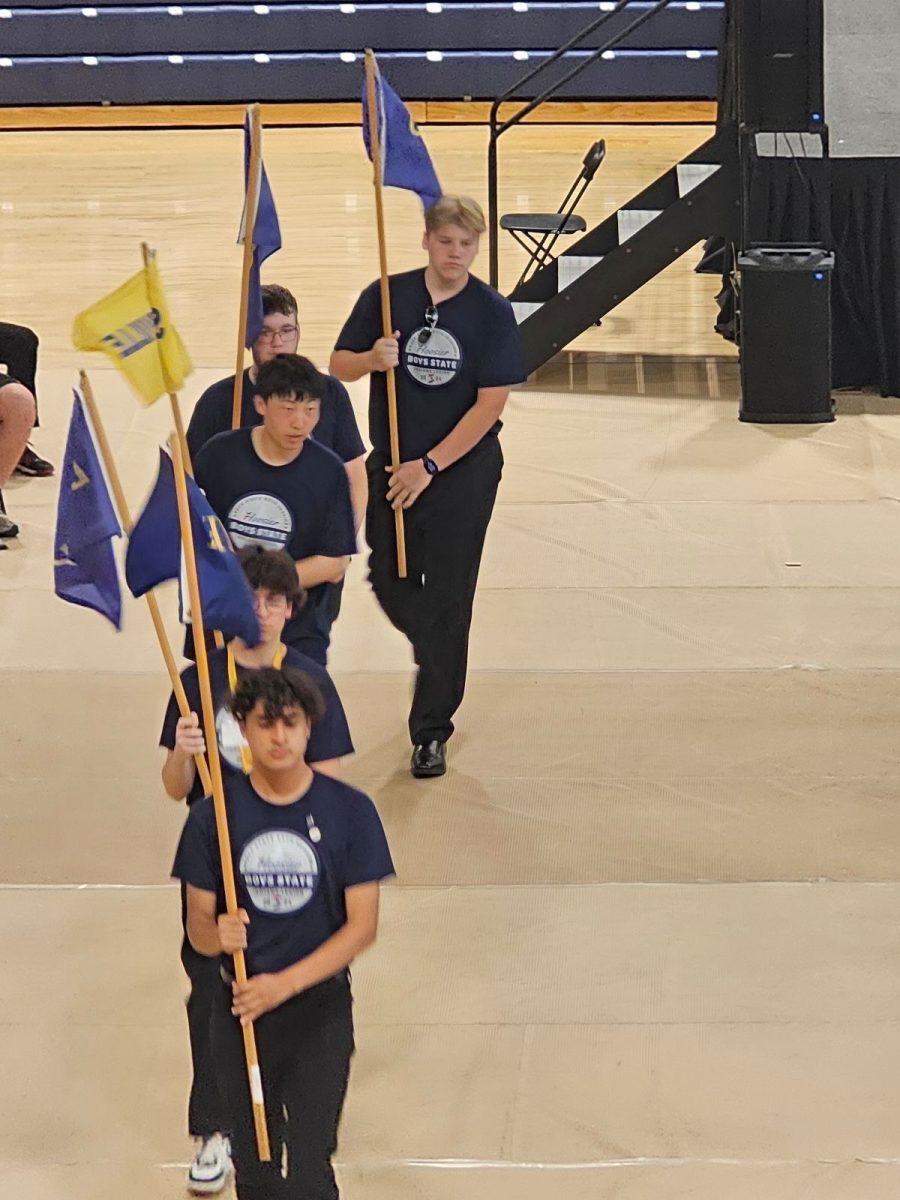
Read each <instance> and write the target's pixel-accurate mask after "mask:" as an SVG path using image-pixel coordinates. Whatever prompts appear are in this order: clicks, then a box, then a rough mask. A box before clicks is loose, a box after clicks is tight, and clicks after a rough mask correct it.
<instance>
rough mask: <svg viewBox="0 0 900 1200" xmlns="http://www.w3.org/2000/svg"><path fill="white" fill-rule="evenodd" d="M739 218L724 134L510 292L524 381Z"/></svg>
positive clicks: (730, 144) (729, 141)
mask: <svg viewBox="0 0 900 1200" xmlns="http://www.w3.org/2000/svg"><path fill="white" fill-rule="evenodd" d="M738 215H739V214H738V179H737V164H736V146H735V139H734V134H733V133H729V132H728V131H725V132H722V133H719V134H716V136H714V137H712V138H710V140H709V141H708V142H706V143H705V144H704V145H703V146H700V147H699V149H697V150H695V151H694V152H693V154H690V155H688V157H687V158H685V159H684V160H683V161H682V162H680V163H677V164H676V165H675V166H673V167H672V168H671V169H670V170H669V171H667V172H666V173H665V174H664V175H662V176H660V178H659V179H657V180H656V181H655V182H654V183H652V184H650V186H649V187H648V188H646V189H645V190H644V191H643V192H641V193H640V195H638V196H635V197H634V199H633V200H630V201H629V202H628V203H627V204H626V205H624V206H623V207H622V208H620V209H619V210H618V211H617V212H615V213H613V214H612V216H610V217H608V218H607V219H606V220H605V221H603V222H602V223H601V224H600V225H597V226H596V227H595V228H594V229H591V230H589V231H588V232H587V233H586V234H585V235H584V236H583V237H582V238H580V239H579V240H578V241H577V242H576V243H575V244H574V245H573V246H570V247H569V248H568V249H566V250H565V251H564V252H563V253H562V254H560V255H559V257H558V258H557V259H555V260H554V261H553V262H552V263H549V264H548V265H547V266H545V267H543V268H542V269H541V270H539V271H537V272H535V274H534V275H532V276H531V278H530V279H528V280H527V281H526V282H525V283H523V284H522V285H520V286H519V287H518V288H516V289H515V291H513V292H512V293H511V295H510V297H509V299H510V300H511V301H512V304H513V309H514V310H515V313H516V316H517V317H518V319H519V323H520V325H521V328H522V340H523V342H524V346H525V360H526V364H527V367H528V372H529V374H530V373H531V372H532V371H534V370H536V369H537V368H538V367H539V366H541V365H542V364H543V363H545V362H547V360H548V359H550V358H552V357H553V356H554V354H557V353H558V352H559V351H560V350H562V349H563V348H564V347H565V346H567V345H568V344H569V343H570V342H571V341H573V340H574V339H575V338H576V337H578V335H579V334H581V333H584V331H585V330H586V329H589V328H590V327H591V326H592V325H595V324H597V322H598V321H599V320H601V319H602V318H603V317H604V316H606V314H607V313H609V312H611V311H612V309H614V308H615V307H616V306H617V305H618V304H621V303H622V301H623V300H625V299H627V298H628V297H629V296H630V295H632V294H633V293H634V292H636V291H637V290H638V288H641V287H643V286H644V284H645V283H648V282H649V281H650V280H651V279H652V278H653V277H654V276H655V275H658V274H659V273H660V271H662V270H664V269H665V268H666V267H668V266H669V265H670V264H671V263H673V262H675V260H676V259H677V258H680V257H681V255H683V254H685V253H687V252H688V251H689V250H691V249H692V248H693V247H694V246H696V245H697V243H698V242H702V241H703V240H704V239H705V238H707V237H708V236H710V234H712V233H717V232H719V231H721V230H727V229H731V228H733V227H736V225H737V221H738Z"/></svg>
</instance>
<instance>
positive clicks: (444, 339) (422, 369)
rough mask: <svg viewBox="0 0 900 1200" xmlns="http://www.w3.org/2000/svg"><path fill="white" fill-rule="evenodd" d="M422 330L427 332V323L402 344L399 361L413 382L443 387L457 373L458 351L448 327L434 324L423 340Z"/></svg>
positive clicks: (460, 357) (459, 361)
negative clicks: (402, 362)
mask: <svg viewBox="0 0 900 1200" xmlns="http://www.w3.org/2000/svg"><path fill="white" fill-rule="evenodd" d="M426 333H429V330H428V327H427V326H426V327H425V328H423V329H417V330H416V331H415V333H412V334H410V336H409V338H408V339H407V341H406V345H405V346H404V347H403V361H404V364H405V366H406V369H407V371H408V372H409V373H410V375H412V377H413V379H415V381H416V382H417V383H423V384H424V385H425V386H426V387H443V386H444V384H445V383H450V381H451V380H453V379H455V378H456V376H457V375H458V374H459V368H460V363H461V361H462V351H461V350H460V348H459V342H458V341H457V340H456V338H455V337H454V336H453V334H452V333H450V331H449V330H447V329H441V328H440V326H437V327H436V328H434V329H432V330H431V331H430V336H429V337H428V338H425V340H424V341H423V340H422V339H423V337H424V335H425V334H426Z"/></svg>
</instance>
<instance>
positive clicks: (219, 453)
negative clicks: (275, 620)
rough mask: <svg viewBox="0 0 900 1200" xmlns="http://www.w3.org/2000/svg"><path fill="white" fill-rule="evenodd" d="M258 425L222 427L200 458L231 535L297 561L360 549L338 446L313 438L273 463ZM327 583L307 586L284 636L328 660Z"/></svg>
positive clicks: (197, 466)
mask: <svg viewBox="0 0 900 1200" xmlns="http://www.w3.org/2000/svg"><path fill="white" fill-rule="evenodd" d="M251 435H252V430H250V429H236V430H234V431H233V432H231V433H220V434H218V435H217V436H216V437H214V438H213V439H212V441H211V442H207V444H206V445H205V446H204V447H203V449H202V450H201V451H200V453H199V454H198V455H197V461H196V462H195V463H194V475H195V478H196V480H197V483H198V484H199V485H200V487H201V488H202V489H203V491H204V492H205V493H206V498H207V500H208V501H209V502H210V504H211V505H212V507H213V509H214V511H215V513H216V515H217V516H218V518H219V520H220V521H222V523H223V524H224V526H225V528H226V529H227V530H228V533H229V535H230V537H231V540H232V542H233V543H234V544H235V546H237V548H238V549H240V548H241V547H243V546H252V545H256V546H264V547H265V548H266V549H267V550H286V551H287V553H288V554H289V555H290V556H291V558H293V559H294V561H297V560H298V559H301V558H310V557H311V556H312V555H315V554H323V555H325V556H326V557H328V558H342V557H343V556H344V555H347V554H355V553H356V529H355V526H354V522H353V508H352V505H351V503H350V485H349V484H348V482H347V472H346V471H345V470H344V465H343V463H342V462H341V460H340V459H339V458H338V457H337V455H336V454H333V453H332V452H331V450H327V449H326V448H325V447H324V446H320V445H319V443H318V442H314V441H312V440H310V439H307V440H306V441H305V442H304V443H303V449H302V450H301V451H300V453H299V454H298V455H297V457H296V458H295V459H294V461H293V462H290V463H287V464H286V465H285V466H281V467H273V466H271V465H270V464H269V463H266V462H263V460H262V459H261V458H260V457H259V455H258V454H257V453H256V450H255V449H254V447H253V440H252V436H251ZM331 613H332V609H331V606H330V605H329V602H328V585H327V584H324V583H320V584H317V585H316V586H315V587H312V588H309V589H307V599H306V604H304V606H303V607H302V608H301V609H300V611H299V612H296V613H294V615H293V616H292V617H291V619H290V621H288V623H287V625H285V627H284V633H283V634H282V640H283V641H284V643H285V645H288V646H293V647H294V648H295V649H297V650H301V651H302V652H303V653H304V654H307V655H309V657H310V658H312V659H314V660H315V661H316V662H317V663H321V664H322V665H323V666H324V665H325V662H326V660H327V655H328V642H329V640H330V637H331V620H332V617H331Z"/></svg>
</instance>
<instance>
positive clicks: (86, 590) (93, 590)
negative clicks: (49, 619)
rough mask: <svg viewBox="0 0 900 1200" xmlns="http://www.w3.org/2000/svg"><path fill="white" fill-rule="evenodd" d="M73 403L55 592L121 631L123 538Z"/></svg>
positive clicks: (80, 410)
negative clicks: (119, 541)
mask: <svg viewBox="0 0 900 1200" xmlns="http://www.w3.org/2000/svg"><path fill="white" fill-rule="evenodd" d="M73 392H74V396H75V403H74V404H73V406H72V419H71V421H70V422H69V436H68V438H67V439H66V452H65V457H64V459H63V466H62V472H61V473H60V484H59V502H58V504H57V509H56V537H55V541H54V543H53V547H54V553H53V590H54V591H55V592H56V594H57V596H59V598H60V599H61V600H68V601H69V603H70V604H80V605H82V606H83V607H84V608H93V609H94V610H95V612H98V613H101V614H102V615H103V616H104V617H106V618H107V619H108V620H110V621H112V623H113V625H115V627H116V629H121V628H122V589H121V587H120V585H119V571H118V568H117V566H116V556H115V554H114V552H113V548H112V539H113V538H114V537H119V536H120V535H121V532H122V529H121V527H120V525H119V520H118V517H117V516H116V510H115V508H114V507H113V502H112V500H111V499H110V495H109V490H108V488H107V486H106V479H105V477H104V475H103V468H102V467H101V465H100V455H99V453H98V451H97V446H96V444H95V442H94V436H93V433H92V432H91V427H90V425H89V423H88V419H87V414H86V413H85V411H84V401H83V399H82V397H81V394H80V393H79V392H78V391H75V390H74V389H73Z"/></svg>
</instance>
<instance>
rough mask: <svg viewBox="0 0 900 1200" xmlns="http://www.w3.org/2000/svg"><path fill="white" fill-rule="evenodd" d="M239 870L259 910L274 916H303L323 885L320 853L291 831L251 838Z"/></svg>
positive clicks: (271, 831) (280, 831) (272, 830)
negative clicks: (304, 910)
mask: <svg viewBox="0 0 900 1200" xmlns="http://www.w3.org/2000/svg"><path fill="white" fill-rule="evenodd" d="M238 870H239V871H240V873H241V878H242V879H243V881H244V886H245V887H246V889H247V891H248V893H249V895H250V899H251V900H252V901H253V904H254V905H255V906H256V908H258V909H259V911H260V912H264V913H271V914H272V915H274V916H287V915H289V914H290V913H295V912H299V911H300V909H301V908H304V907H305V906H306V905H307V904H309V902H310V900H311V899H312V898H313V896H314V895H315V892H316V888H317V887H318V885H319V860H318V858H317V857H316V852H315V850H313V848H312V846H311V845H310V844H309V842H308V841H307V840H306V838H304V837H301V836H300V834H299V833H294V831H293V830H291V829H270V830H267V831H266V832H265V833H258V834H257V835H256V837H254V838H251V840H250V841H249V842H248V843H247V845H246V846H245V847H244V849H243V851H242V852H241V860H240V862H239V864H238Z"/></svg>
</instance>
